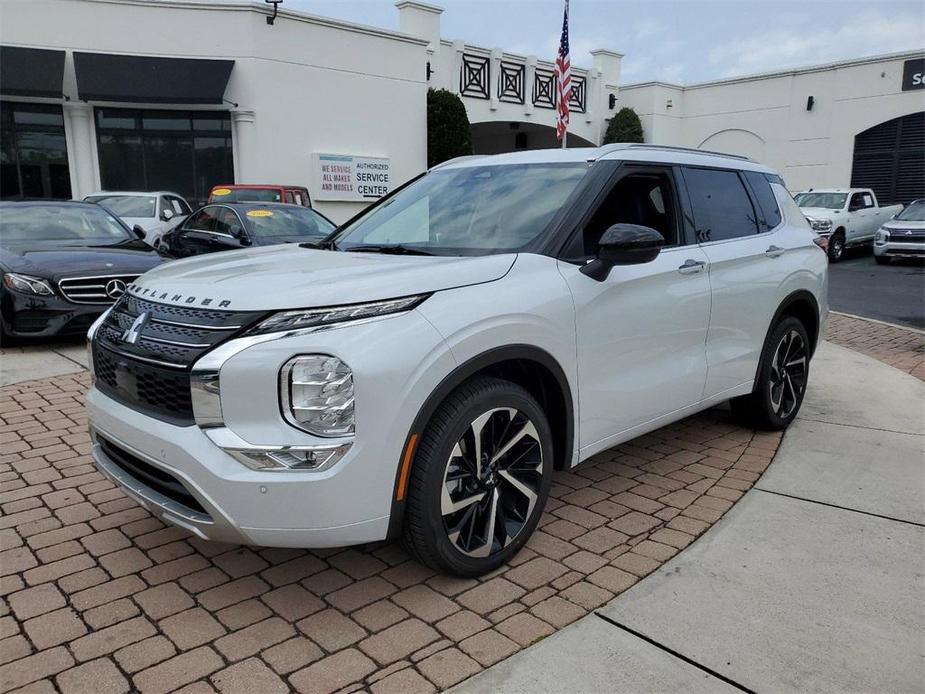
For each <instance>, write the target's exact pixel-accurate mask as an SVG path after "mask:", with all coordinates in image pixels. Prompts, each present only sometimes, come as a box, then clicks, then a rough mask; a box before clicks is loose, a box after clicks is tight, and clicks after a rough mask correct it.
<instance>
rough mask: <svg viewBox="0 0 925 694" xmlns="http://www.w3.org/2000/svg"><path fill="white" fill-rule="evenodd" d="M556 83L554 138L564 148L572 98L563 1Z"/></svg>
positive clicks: (566, 4)
mask: <svg viewBox="0 0 925 694" xmlns="http://www.w3.org/2000/svg"><path fill="white" fill-rule="evenodd" d="M556 83H557V84H558V88H559V94H558V97H559V98H558V100H557V106H556V108H557V113H556V138H558V139H559V140H562V145H563V146H565V132H566V131H567V130H568V116H569V110H568V102H569V99H570V98H571V96H572V61H571V58H569V51H568V0H565V14H564V15H563V16H562V38H561V39H560V40H559V55H557V56H556Z"/></svg>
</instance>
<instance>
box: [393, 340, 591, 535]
mask: <svg viewBox="0 0 925 694" xmlns="http://www.w3.org/2000/svg"><path fill="white" fill-rule="evenodd" d="M483 375H488V376H495V377H497V378H502V379H504V380H507V381H511V382H513V383H516V384H518V385H520V386H522V387H523V388H525V389H526V390H527V391H528V392H530V394H531V395H533V396H534V397H535V398H536V399H537V401H539V403H540V405H541V406H542V407H543V409H544V411H545V412H546V415H547V418H548V420H549V426H550V428H551V429H552V435H553V466H554V468H555V469H556V470H564V469H567V468H568V466H569V464H570V463H571V458H572V448H573V446H574V441H575V416H574V401H573V399H572V389H571V386H570V385H569V381H568V378H567V377H566V375H565V371H564V370H563V369H562V367H561V366H560V365H559V362H558V361H557V360H556V359H555V357H553V356H552V355H551V354H549V352H547V351H546V350H544V349H542V348H540V347H536V346H534V345H526V344H515V345H505V346H503V347H496V348H494V349H490V350H488V351H486V352H483V353H481V354H479V355H477V356H475V357H472V358H471V359H469V360H468V361H465V362H463V363H462V364H460V365H459V366H457V367H456V368H455V369H454V370H453V371H451V372H450V373H449V374H448V375H447V376H446V377H444V379H443V380H442V381H441V382H440V383H439V384H438V385H437V387H436V388H435V389H434V390H433V391H432V392H431V394H430V395H429V396H428V397H427V400H425V401H424V404H423V405H422V406H421V408H420V409H419V410H418V413H417V415H416V416H415V418H414V421H413V422H412V424H411V429H410V430H409V431H408V434H407V436H406V438H405V444H404V446H402V456H401V459H400V460H399V461H398V464H397V466H396V472H395V481H394V484H393V488H392V508H391V513H390V517H389V531H388V537H389V538H394V537H397V536H398V535H399V534H400V532H401V527H402V520H403V517H404V507H405V500H406V499H405V489H404V487H405V485H406V484H407V480H408V476H409V474H410V468H411V466H413V465H414V458H415V455H416V445H417V441H418V439H419V437H420V436H421V435H422V434H423V433H424V429H425V428H426V426H427V423H428V422H429V421H430V418H431V417H432V416H433V414H434V412H435V411H436V410H437V408H438V407H439V406H440V403H442V402H443V401H444V400H446V398H447V397H448V396H449V395H450V393H452V392H453V391H454V390H455V389H456V388H458V387H459V386H460V385H462V384H463V383H465V382H466V381H468V380H470V379H472V378H474V377H476V376H483Z"/></svg>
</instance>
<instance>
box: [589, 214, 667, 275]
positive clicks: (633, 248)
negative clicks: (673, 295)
mask: <svg viewBox="0 0 925 694" xmlns="http://www.w3.org/2000/svg"><path fill="white" fill-rule="evenodd" d="M664 243H665V239H664V237H663V236H662V235H661V234H660V233H658V232H657V231H656V230H655V229H652V228H650V227H644V226H640V225H638V224H614V225H613V226H612V227H610V228H609V229H607V231H605V232H604V235H603V236H601V240H600V242H599V243H598V247H597V258H595V259H594V260H592V261H591V262H590V263H588V264H586V265H584V266H583V267H582V268H581V272H583V273H584V274H586V275H587V276H588V277H590V278H591V279H595V280H597V281H598V282H603V281H604V280H605V279H607V276H608V275H610V270H611V269H612V268H613V267H614V266H615V265H639V264H641V263H650V262H652V261H653V260H655V258H656V257H658V254H659V252H661V250H662V245H663V244H664Z"/></svg>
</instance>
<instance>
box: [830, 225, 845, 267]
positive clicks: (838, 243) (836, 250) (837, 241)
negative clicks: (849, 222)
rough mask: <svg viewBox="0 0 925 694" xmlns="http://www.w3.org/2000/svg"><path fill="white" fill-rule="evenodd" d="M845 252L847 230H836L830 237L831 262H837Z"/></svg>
mask: <svg viewBox="0 0 925 694" xmlns="http://www.w3.org/2000/svg"><path fill="white" fill-rule="evenodd" d="M844 254H845V232H843V231H836V232H835V233H834V234H832V236H831V237H830V238H829V262H830V263H837V262H839V261H840V260H841V259H842V256H843V255H844Z"/></svg>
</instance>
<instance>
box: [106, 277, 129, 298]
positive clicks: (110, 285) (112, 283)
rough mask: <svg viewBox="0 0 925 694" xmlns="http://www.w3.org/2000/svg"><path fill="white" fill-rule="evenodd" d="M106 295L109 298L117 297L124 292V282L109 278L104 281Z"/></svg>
mask: <svg viewBox="0 0 925 694" xmlns="http://www.w3.org/2000/svg"><path fill="white" fill-rule="evenodd" d="M105 291H106V296H108V297H109V298H110V299H118V298H119V297H120V296H122V295H123V294H125V282H123V281H122V280H109V281H108V282H107V283H106V290H105Z"/></svg>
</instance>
